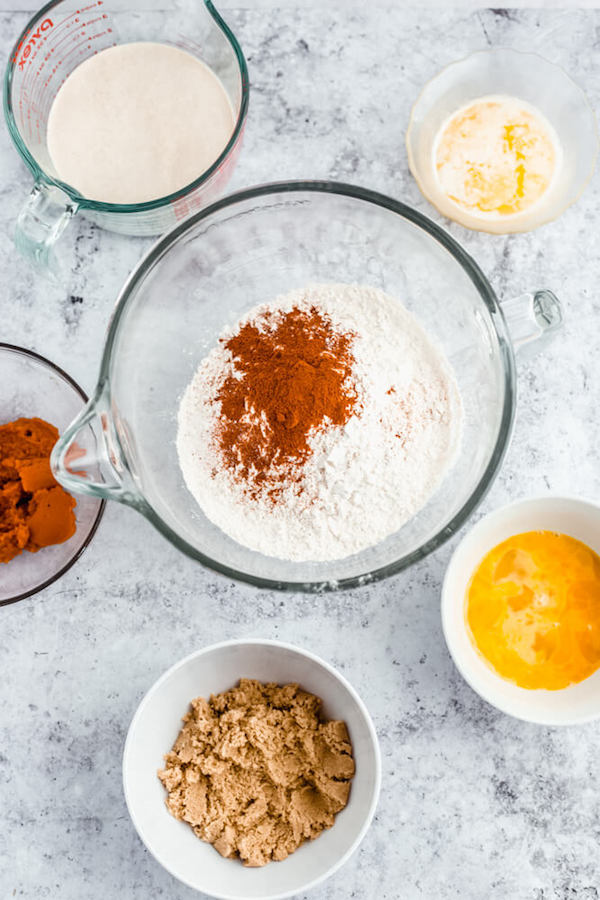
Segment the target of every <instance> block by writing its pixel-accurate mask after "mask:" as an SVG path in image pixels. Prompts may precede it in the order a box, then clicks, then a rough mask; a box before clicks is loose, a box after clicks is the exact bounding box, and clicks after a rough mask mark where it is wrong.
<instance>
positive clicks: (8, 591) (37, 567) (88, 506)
mask: <svg viewBox="0 0 600 900" xmlns="http://www.w3.org/2000/svg"><path fill="white" fill-rule="evenodd" d="M0 384H2V394H1V395H0V424H4V423H6V422H12V421H13V420H14V419H18V418H20V417H26V418H33V417H34V416H37V417H38V418H40V419H45V420H46V421H47V422H50V423H51V424H52V425H55V426H56V427H57V428H58V430H59V432H61V433H62V432H63V430H64V429H65V428H66V427H67V425H68V424H69V422H70V421H71V420H72V419H73V416H76V415H78V414H79V413H80V412H81V410H82V409H83V407H84V406H85V404H86V403H87V399H88V398H87V396H86V395H85V393H84V392H83V391H82V390H81V388H80V387H79V385H77V384H76V383H75V382H74V381H73V379H72V378H71V377H70V376H69V375H67V374H66V372H63V371H62V369H59V367H58V366H55V365H54V363H51V362H50V361H49V360H47V359H44V357H43V356H39V355H38V354H37V353H33V352H32V351H31V350H25V349H23V348H21V347H14V346H13V345H12V344H3V343H0ZM76 500H77V506H76V507H75V518H76V523H77V528H76V531H75V534H74V535H73V537H72V538H69V540H68V541H65V542H64V543H63V544H55V545H53V546H51V547H44V548H42V549H41V550H38V551H37V553H30V552H29V551H27V550H24V551H23V552H22V553H21V554H20V555H19V556H16V557H15V558H14V559H12V560H11V561H10V562H9V563H0V606H6V605H7V604H9V603H15V602H16V601H17V600H23V599H24V598H25V597H30V596H31V595H32V594H35V593H36V592H37V591H41V590H42V589H43V588H45V587H48V585H50V584H52V582H53V581H56V580H57V579H58V578H60V577H61V575H64V573H65V572H66V571H67V569H69V568H70V567H71V566H72V565H73V563H74V562H75V560H76V559H78V558H79V556H80V555H81V554H82V553H83V551H84V550H85V548H86V547H87V545H88V544H89V542H90V541H91V539H92V537H93V535H94V533H95V531H96V528H97V527H98V524H99V522H100V519H101V518H102V513H103V512H104V506H105V502H104V501H103V500H99V499H98V498H96V497H77V498H76Z"/></svg>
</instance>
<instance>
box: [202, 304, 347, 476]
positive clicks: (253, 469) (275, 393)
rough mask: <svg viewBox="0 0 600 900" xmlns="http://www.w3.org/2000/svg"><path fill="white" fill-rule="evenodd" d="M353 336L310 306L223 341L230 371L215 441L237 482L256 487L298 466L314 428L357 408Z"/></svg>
mask: <svg viewBox="0 0 600 900" xmlns="http://www.w3.org/2000/svg"><path fill="white" fill-rule="evenodd" d="M354 337H355V336H354V335H353V334H352V333H345V332H340V331H336V329H335V328H334V327H333V324H332V322H331V320H330V319H329V318H328V317H327V316H326V315H324V314H323V313H321V312H319V310H318V309H317V308H316V307H314V306H313V307H311V308H310V309H309V310H301V309H299V308H297V307H294V308H293V309H291V310H290V311H288V312H285V313H282V312H280V311H277V312H276V313H271V314H267V315H265V316H264V317H263V320H262V321H261V322H260V327H258V326H257V325H256V324H254V323H246V324H245V325H243V326H242V328H241V329H240V330H239V332H238V333H237V334H235V335H234V336H233V337H231V338H229V339H228V340H227V341H226V342H225V346H226V347H227V349H228V350H230V351H231V354H232V356H233V360H234V365H235V372H234V374H233V375H231V376H229V377H228V378H226V379H225V381H224V382H223V384H222V386H221V388H220V390H219V392H218V394H217V399H218V400H219V401H220V403H221V420H220V425H219V429H218V434H217V440H218V443H219V446H220V449H221V453H222V456H223V459H224V461H225V463H226V465H227V466H229V467H231V468H233V469H235V471H236V474H237V475H239V477H240V478H243V479H244V480H246V481H248V482H250V483H252V484H253V485H255V486H260V485H261V484H264V482H265V481H266V480H267V479H269V478H271V479H272V478H273V476H274V471H275V470H276V469H280V467H282V466H284V467H286V466H287V467H288V468H289V467H290V466H295V465H298V464H302V462H304V461H305V460H306V459H307V458H308V456H309V455H310V452H311V451H310V445H309V436H310V435H311V434H312V433H314V430H315V429H318V428H319V427H321V426H323V425H325V424H330V425H344V424H345V423H346V422H347V421H348V419H349V418H350V416H351V415H352V411H353V409H354V408H355V406H356V403H357V393H356V388H355V386H354V383H353V379H352V367H353V363H354V357H353V355H352V343H353V341H354Z"/></svg>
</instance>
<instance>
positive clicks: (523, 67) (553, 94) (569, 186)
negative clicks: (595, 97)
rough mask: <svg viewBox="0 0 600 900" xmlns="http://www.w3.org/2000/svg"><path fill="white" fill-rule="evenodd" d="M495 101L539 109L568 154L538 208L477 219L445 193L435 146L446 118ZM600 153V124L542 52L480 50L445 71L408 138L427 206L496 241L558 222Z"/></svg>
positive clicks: (417, 107) (417, 108)
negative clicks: (503, 98)
mask: <svg viewBox="0 0 600 900" xmlns="http://www.w3.org/2000/svg"><path fill="white" fill-rule="evenodd" d="M489 94H507V95H509V96H512V97H518V98H519V99H521V100H525V101H527V103H530V104H531V105H532V106H535V107H537V109H539V110H540V112H541V113H543V115H544V116H545V117H546V118H547V119H548V121H549V122H550V124H551V125H552V126H553V128H554V130H555V132H556V134H557V136H558V139H559V141H560V144H561V147H562V164H561V166H560V169H559V172H558V175H557V177H556V178H555V179H554V181H553V183H552V184H551V186H550V188H549V189H548V191H547V192H546V193H545V194H544V195H543V196H542V197H541V198H540V200H539V202H537V203H535V204H534V205H533V206H531V207H530V208H529V209H526V210H523V211H522V212H520V213H515V214H514V215H510V216H506V217H505V218H502V219H500V218H499V219H484V218H483V217H480V216H475V215H471V214H470V213H469V212H468V211H466V210H463V209H461V208H460V207H459V206H457V205H456V204H455V203H453V201H452V200H450V199H449V198H448V197H447V196H446V195H445V194H444V193H443V191H442V190H441V188H440V186H439V184H438V181H437V178H436V174H435V167H434V165H433V145H434V141H435V139H436V136H437V134H438V132H439V129H440V128H441V126H442V125H443V123H444V122H445V121H446V119H447V118H448V117H449V116H450V115H452V113H454V112H455V111H456V110H458V109H460V107H461V106H465V105H466V104H467V103H469V102H470V101H472V100H476V99H477V98H479V97H484V96H486V95H489ZM598 147H599V142H598V126H597V123H596V117H595V115H594V112H593V110H592V108H591V106H590V104H589V103H588V100H587V98H586V96H585V94H584V93H583V91H582V90H581V88H579V87H578V86H577V85H576V84H575V82H574V81H573V80H572V79H571V78H570V77H569V76H568V75H567V74H566V72H564V71H563V70H562V69H561V68H560V66H557V65H555V64H554V63H551V62H548V60H546V59H544V58H543V57H541V56H538V55H537V53H522V52H520V51H517V50H510V49H496V50H481V51H478V52H477V53H473V54H472V55H471V56H467V57H466V58H465V59H462V60H460V61H459V62H455V63H451V64H450V65H449V66H446V68H445V69H442V71H441V72H439V73H438V74H437V75H436V76H435V77H434V78H432V79H431V81H429V82H428V83H427V84H426V85H425V87H424V88H423V90H422V92H421V94H420V96H419V97H418V99H417V101H416V103H415V104H414V106H413V108H412V111H411V115H410V121H409V125H408V131H407V133H406V149H407V152H408V164H409V167H410V170H411V172H412V174H413V176H414V177H415V179H416V182H417V184H418V185H419V188H420V189H421V192H422V193H423V194H424V195H425V197H426V198H427V199H428V200H429V202H430V203H432V204H433V205H434V206H435V207H436V209H438V210H439V212H441V213H442V215H444V216H447V217H448V218H449V219H453V220H454V221H456V222H458V223H459V224H461V225H464V226H465V227H466V228H471V229H473V230H475V231H487V232H490V233H493V234H508V233H515V232H521V231H532V230H533V229H534V228H538V227H539V226H540V225H544V224H545V223H546V222H551V221H552V220H553V219H556V218H558V216H560V215H561V214H562V213H563V212H564V211H565V209H566V208H567V207H568V206H570V205H571V204H572V203H574V202H575V201H576V200H577V199H578V198H579V196H580V194H581V193H582V191H583V189H584V188H585V186H586V184H587V183H588V181H589V180H590V178H591V177H592V173H593V171H594V166H595V164H596V157H597V155H598Z"/></svg>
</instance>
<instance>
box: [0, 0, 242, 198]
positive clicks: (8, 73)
mask: <svg viewBox="0 0 600 900" xmlns="http://www.w3.org/2000/svg"><path fill="white" fill-rule="evenodd" d="M62 2H63V0H50V2H49V3H47V4H46V6H44V7H42V9H40V10H38V12H37V13H36V14H35V15H34V16H33V17H32V18H31V19H29V21H28V22H27V25H26V26H25V28H24V29H23V31H22V32H21V34H20V35H19V37H18V38H17V40H16V42H15V44H14V46H13V48H12V49H11V51H10V54H9V57H8V62H7V64H6V70H5V73H4V118H5V120H6V125H7V128H8V132H9V134H10V136H11V138H12V141H13V143H14V145H15V147H16V148H17V150H18V152H19V153H20V155H21V156H22V157H23V159H24V161H25V162H26V164H27V166H28V167H29V169H30V170H31V172H32V174H33V177H34V179H35V180H36V181H37V180H42V181H44V182H45V183H46V184H49V185H53V186H54V187H56V188H58V189H59V190H61V191H63V193H65V194H66V195H67V196H68V197H69V198H70V199H71V200H73V202H74V203H76V204H77V206H78V207H79V208H81V209H87V210H92V211H94V212H105V213H113V214H114V213H136V212H137V213H141V212H149V211H151V210H154V209H160V208H161V207H163V206H166V205H167V204H169V203H175V202H177V200H182V199H184V198H185V197H187V196H188V195H189V194H190V193H192V192H193V191H195V190H196V189H197V188H199V187H201V186H202V185H203V184H205V183H206V182H207V181H208V180H209V179H210V178H211V176H212V175H213V174H214V173H215V172H216V171H217V169H218V168H219V167H220V166H221V165H222V164H223V163H224V162H225V160H226V159H227V158H228V157H229V156H230V155H231V152H232V151H233V149H234V147H235V146H236V144H237V142H238V140H239V138H240V136H241V133H242V130H243V128H244V124H245V121H246V115H247V113H248V99H249V93H250V84H249V78H248V66H247V64H246V59H245V57H244V54H243V52H242V48H241V47H240V45H239V43H238V41H237V38H236V37H235V35H234V33H233V32H232V30H231V29H230V28H229V26H228V25H227V23H226V22H225V21H224V20H223V19H222V18H221V16H220V15H219V13H218V12H217V10H216V9H215V7H214V6H213V4H212V2H211V0H202V2H203V4H204V6H205V8H206V10H207V12H208V13H209V14H210V16H212V18H213V19H214V21H215V23H216V25H217V26H218V27H219V28H220V29H221V31H222V32H223V34H224V35H225V37H226V38H227V40H228V41H229V43H230V45H231V47H232V49H233V51H234V53H235V56H236V59H237V62H238V66H239V71H240V80H241V90H242V96H241V100H240V109H239V113H238V116H237V119H236V123H235V127H234V129H233V132H232V134H231V137H230V138H229V141H228V142H227V144H226V145H225V147H224V149H223V151H222V153H221V154H220V156H218V157H217V159H216V160H215V161H214V163H213V164H212V165H211V166H210V167H209V168H208V169H206V170H205V171H204V172H203V173H202V175H200V176H199V177H198V178H196V179H195V180H194V181H192V182H190V184H187V185H185V187H182V188H180V189H179V190H178V191H175V193H173V194H168V195H167V196H165V197H158V198H156V199H155V200H147V201H146V202H145V203H103V202H101V201H100V200H89V199H88V198H86V197H83V196H82V195H81V194H79V193H77V191H76V190H75V189H74V188H73V187H71V185H69V184H67V183H66V182H64V181H61V180H60V179H59V178H54V177H53V176H51V175H49V174H48V173H47V172H45V171H44V170H43V169H41V168H40V166H39V165H38V163H37V162H36V160H35V159H34V158H33V156H32V155H31V153H30V152H29V150H28V149H27V147H26V145H25V142H24V141H23V138H22V137H21V133H20V131H19V129H18V128H17V123H16V121H15V117H14V113H13V106H12V98H11V87H12V82H13V72H14V68H15V63H16V59H17V52H18V50H19V48H20V46H21V44H22V42H23V40H24V38H25V37H26V35H27V34H28V33H29V31H30V30H31V28H33V26H34V25H35V23H36V22H37V21H38V20H39V19H41V18H42V17H43V16H44V15H46V13H47V12H49V11H50V10H51V9H54V7H55V6H59V5H60V4H61V3H62Z"/></svg>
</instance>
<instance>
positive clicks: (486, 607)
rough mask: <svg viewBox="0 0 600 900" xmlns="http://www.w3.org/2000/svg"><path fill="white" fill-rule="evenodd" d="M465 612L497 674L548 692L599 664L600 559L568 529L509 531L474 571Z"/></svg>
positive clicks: (472, 633)
mask: <svg viewBox="0 0 600 900" xmlns="http://www.w3.org/2000/svg"><path fill="white" fill-rule="evenodd" d="M465 613H466V620H467V625H468V630H469V634H470V638H471V640H472V642H473V644H474V645H475V647H476V648H477V649H478V650H479V652H480V653H481V654H482V655H483V657H484V658H485V659H486V661H487V662H488V663H489V665H491V667H492V668H493V669H494V670H495V671H496V672H497V673H498V675H500V676H502V678H505V679H507V680H508V681H512V682H514V683H515V684H517V685H518V686H519V687H522V688H530V689H535V688H543V689H545V690H549V691H555V690H560V689H561V688H565V687H567V686H568V685H570V684H577V682H579V681H583V679H584V678H588V677H589V676H590V675H591V674H592V673H593V672H595V671H596V669H598V667H600V557H599V556H598V555H597V554H596V553H594V552H593V550H591V549H590V548H589V547H587V546H586V545H585V544H583V543H581V541H577V540H575V538H572V537H569V536H568V535H566V534H555V533H554V532H550V531H530V532H526V533H525V534H517V535H514V536H513V537H511V538H509V539H508V540H507V541H504V542H503V543H502V544H499V545H498V546H497V547H494V549H493V550H491V551H490V552H489V553H488V554H487V556H485V557H484V559H483V560H482V561H481V563H480V564H479V566H478V568H477V569H476V570H475V573H474V574H473V577H472V579H471V582H470V584H469V587H468V589H467V598H466V608H465Z"/></svg>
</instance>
